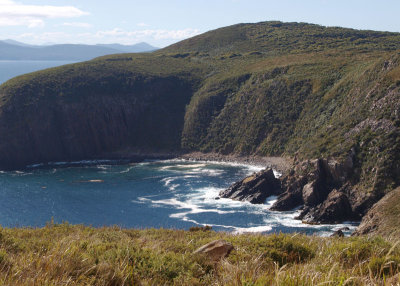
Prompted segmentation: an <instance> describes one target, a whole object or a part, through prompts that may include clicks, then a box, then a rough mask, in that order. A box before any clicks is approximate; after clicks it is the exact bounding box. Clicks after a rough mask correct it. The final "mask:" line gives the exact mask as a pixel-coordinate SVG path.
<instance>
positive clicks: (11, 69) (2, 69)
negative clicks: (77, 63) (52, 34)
mask: <svg viewBox="0 0 400 286" xmlns="http://www.w3.org/2000/svg"><path fill="white" fill-rule="evenodd" d="M71 63H73V62H72V61H1V60H0V84H2V83H3V82H5V81H7V80H9V79H11V78H13V77H16V76H18V75H22V74H25V73H30V72H34V71H38V70H42V69H46V68H51V67H56V66H61V65H66V64H71Z"/></svg>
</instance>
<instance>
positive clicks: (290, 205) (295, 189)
mask: <svg viewBox="0 0 400 286" xmlns="http://www.w3.org/2000/svg"><path fill="white" fill-rule="evenodd" d="M306 183H307V178H306V177H304V176H300V177H286V178H284V179H283V181H282V185H284V186H285V190H286V191H285V192H284V193H282V194H281V195H280V196H279V197H278V199H277V201H276V202H275V203H274V204H273V205H272V207H271V210H274V211H290V210H292V209H294V208H296V207H298V206H300V205H302V204H303V203H304V201H303V196H302V190H303V187H304V185H305V184H306Z"/></svg>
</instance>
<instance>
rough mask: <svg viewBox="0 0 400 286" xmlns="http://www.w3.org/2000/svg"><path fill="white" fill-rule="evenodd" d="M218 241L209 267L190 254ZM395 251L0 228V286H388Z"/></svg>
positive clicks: (380, 242)
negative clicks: (220, 251)
mask: <svg viewBox="0 0 400 286" xmlns="http://www.w3.org/2000/svg"><path fill="white" fill-rule="evenodd" d="M215 239H225V240H227V241H229V242H230V243H232V244H233V245H234V247H235V250H234V251H233V252H232V253H231V254H230V256H229V257H228V258H227V259H224V260H222V261H220V262H218V263H217V264H213V263H211V262H210V261H209V260H208V259H207V257H205V256H201V255H195V254H193V252H194V251H195V250H196V249H197V248H198V247H200V246H202V245H204V244H206V243H208V242H210V241H212V240H215ZM399 263H400V246H399V245H398V244H397V243H394V242H391V241H387V240H384V239H381V238H377V237H376V238H373V239H371V238H365V237H357V238H355V237H354V238H321V237H309V236H304V235H300V234H291V235H284V234H279V235H250V234H246V235H232V234H226V233H217V232H213V231H209V230H201V229H200V230H198V231H196V230H192V231H182V230H165V229H159V230H155V229H148V230H132V229H120V228H117V227H111V228H99V229H96V228H91V227H84V226H71V225H68V224H61V225H53V224H49V225H48V226H46V227H44V228H40V229H29V228H19V229H7V228H2V229H0V283H1V284H5V285H61V284H62V285H321V284H323V285H370V284H374V285H394V284H395V283H399V282H400V280H399V275H398V273H399Z"/></svg>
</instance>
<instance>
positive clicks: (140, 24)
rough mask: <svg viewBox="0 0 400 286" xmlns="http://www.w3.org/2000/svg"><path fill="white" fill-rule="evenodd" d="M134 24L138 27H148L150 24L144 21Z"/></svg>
mask: <svg viewBox="0 0 400 286" xmlns="http://www.w3.org/2000/svg"><path fill="white" fill-rule="evenodd" d="M136 25H137V26H139V27H148V26H150V25H149V24H146V23H137V24H136Z"/></svg>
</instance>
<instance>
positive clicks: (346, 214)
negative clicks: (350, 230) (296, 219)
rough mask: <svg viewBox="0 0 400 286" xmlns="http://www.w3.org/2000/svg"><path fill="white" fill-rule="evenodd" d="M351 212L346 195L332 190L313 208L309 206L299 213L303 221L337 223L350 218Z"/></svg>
mask: <svg viewBox="0 0 400 286" xmlns="http://www.w3.org/2000/svg"><path fill="white" fill-rule="evenodd" d="M352 216H353V213H352V210H351V206H350V203H349V199H348V197H347V195H346V194H345V193H344V192H342V191H338V190H336V189H335V190H333V191H332V192H331V193H330V194H329V196H328V197H327V199H326V200H325V201H324V202H323V203H321V204H319V205H318V206H316V207H314V208H309V209H307V210H305V211H303V213H302V214H301V218H302V220H303V221H304V222H305V223H315V222H318V223H339V222H342V221H344V220H346V219H349V218H352Z"/></svg>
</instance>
